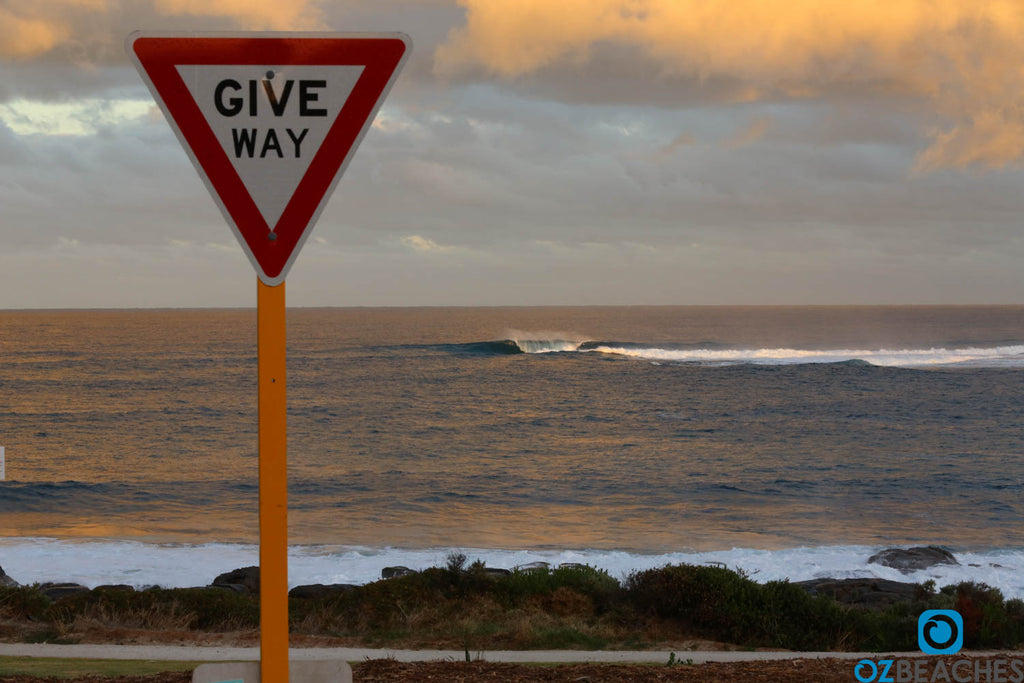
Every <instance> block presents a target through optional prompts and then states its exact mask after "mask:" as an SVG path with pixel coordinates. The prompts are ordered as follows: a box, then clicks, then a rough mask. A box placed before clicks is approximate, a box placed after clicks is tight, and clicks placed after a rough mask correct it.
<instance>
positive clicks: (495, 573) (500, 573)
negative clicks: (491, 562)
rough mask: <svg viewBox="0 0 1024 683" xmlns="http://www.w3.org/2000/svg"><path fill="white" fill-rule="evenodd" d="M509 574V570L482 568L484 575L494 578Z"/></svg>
mask: <svg viewBox="0 0 1024 683" xmlns="http://www.w3.org/2000/svg"><path fill="white" fill-rule="evenodd" d="M511 573H512V571H511V570H510V569H502V568H501V567H484V574H486V575H487V576H493V577H495V578H497V577H499V576H509V575H510V574H511Z"/></svg>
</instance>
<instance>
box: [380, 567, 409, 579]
mask: <svg viewBox="0 0 1024 683" xmlns="http://www.w3.org/2000/svg"><path fill="white" fill-rule="evenodd" d="M415 573H416V571H415V570H413V569H409V568H408V567H401V566H398V567H384V569H381V570H380V578H382V579H397V578H398V577H399V576H409V574H415Z"/></svg>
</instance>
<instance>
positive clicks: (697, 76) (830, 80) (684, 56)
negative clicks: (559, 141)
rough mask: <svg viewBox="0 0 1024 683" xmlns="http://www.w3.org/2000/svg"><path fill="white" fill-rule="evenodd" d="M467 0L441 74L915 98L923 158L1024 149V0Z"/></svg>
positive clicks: (719, 98)
mask: <svg viewBox="0 0 1024 683" xmlns="http://www.w3.org/2000/svg"><path fill="white" fill-rule="evenodd" d="M459 1H460V4H462V5H463V6H464V7H465V9H466V19H465V24H464V25H462V26H460V27H458V28H456V29H454V30H452V31H451V33H450V34H449V36H448V39H447V41H446V42H445V43H444V44H443V45H441V46H440V47H439V48H438V49H437V50H436V51H435V54H434V58H435V62H434V70H435V73H436V74H437V75H438V76H441V77H445V78H454V79H459V78H468V79H479V78H487V79H494V78H499V79H504V80H505V81H507V82H510V83H515V84H518V85H521V86H522V87H527V88H536V89H540V90H542V91H544V92H545V93H552V92H558V91H559V90H561V92H562V93H563V94H562V97H563V98H566V99H569V98H572V97H573V96H585V97H588V98H590V99H593V98H595V97H597V96H599V93H600V87H599V86H598V85H596V84H599V83H601V82H602V78H604V81H603V84H604V91H605V92H604V96H605V97H606V98H607V101H609V102H611V101H621V99H622V98H623V97H632V98H633V99H634V101H636V102H638V103H659V104H664V103H665V102H666V101H668V100H667V98H670V96H671V95H672V94H673V93H674V94H675V96H676V100H675V104H676V106H680V105H684V104H701V103H706V102H708V101H709V100H712V101H715V102H719V103H721V102H729V101H731V102H753V101H774V100H780V99H790V100H793V99H795V100H806V99H811V98H817V99H833V100H835V101H841V100H842V99H843V98H844V97H848V96H850V95H859V96H862V97H863V96H869V97H870V98H871V99H873V100H875V103H876V104H877V102H878V101H881V100H886V99H887V100H889V101H895V102H900V101H901V100H902V101H904V102H905V101H906V100H909V101H911V102H916V103H918V104H917V106H918V107H919V108H921V109H922V111H921V113H920V117H921V118H922V119H923V121H922V127H923V128H924V129H925V130H927V132H928V135H929V137H931V140H932V143H931V146H930V147H928V148H927V149H926V150H924V151H923V152H922V153H921V155H920V158H919V160H918V163H917V167H918V168H919V169H923V170H930V169H935V168H942V167H959V166H972V165H976V166H983V167H1000V166H1005V165H1007V164H1010V163H1017V162H1018V161H1019V159H1020V158H1021V155H1022V154H1024V145H1022V142H1021V141H1022V139H1024V138H1022V136H1021V133H1022V132H1024V41H1021V40H1020V36H1021V35H1024V5H1022V4H1021V3H1019V2H1015V1H1011V0H988V1H982V2H979V1H978V0H861V1H859V2H839V1H828V2H823V1H821V0H790V1H789V2H787V3H766V2H763V1H762V0H566V1H565V2H559V3H550V2H541V1H539V0H533V1H524V0H459ZM616 74H619V75H620V76H621V78H619V77H617V76H616ZM630 76H632V77H630ZM556 84H557V85H556ZM922 105H923V106H922ZM904 106H905V105H904ZM869 113H870V112H866V114H869Z"/></svg>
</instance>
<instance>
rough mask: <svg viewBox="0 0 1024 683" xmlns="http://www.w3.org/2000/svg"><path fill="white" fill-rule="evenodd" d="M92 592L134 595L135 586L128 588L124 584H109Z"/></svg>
mask: <svg viewBox="0 0 1024 683" xmlns="http://www.w3.org/2000/svg"><path fill="white" fill-rule="evenodd" d="M93 590H98V591H122V592H125V593H134V592H135V586H129V585H128V584H126V583H111V584H107V585H103V586H96V588H94V589H93Z"/></svg>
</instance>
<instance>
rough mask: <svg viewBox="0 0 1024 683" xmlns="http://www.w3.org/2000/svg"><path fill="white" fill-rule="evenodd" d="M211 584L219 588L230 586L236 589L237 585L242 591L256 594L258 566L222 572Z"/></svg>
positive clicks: (258, 579)
mask: <svg viewBox="0 0 1024 683" xmlns="http://www.w3.org/2000/svg"><path fill="white" fill-rule="evenodd" d="M213 585H214V586H217V587H219V588H230V589H231V590H235V591H237V590H238V588H237V586H241V587H243V588H244V589H245V591H244V592H246V593H252V594H253V595H257V594H259V592H260V568H259V567H241V568H240V569H233V570H231V571H229V572H224V573H223V574H221V575H220V576H218V577H217V578H216V579H214V580H213ZM239 592H242V591H239Z"/></svg>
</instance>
